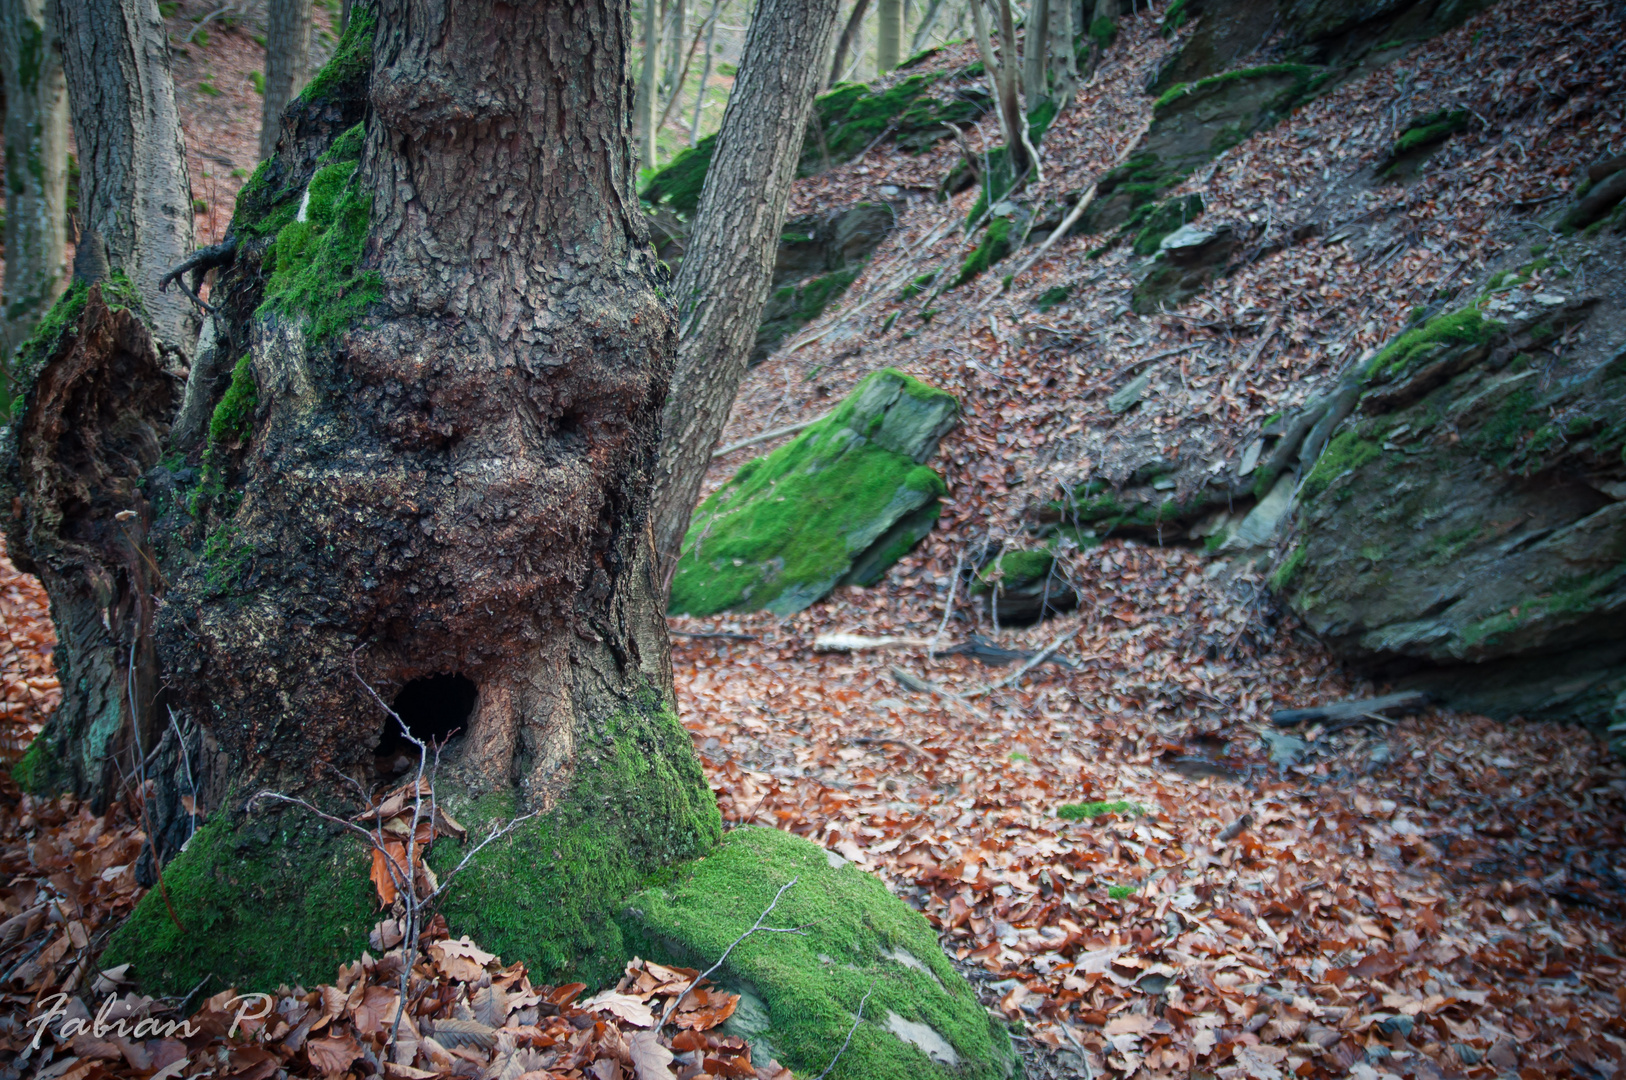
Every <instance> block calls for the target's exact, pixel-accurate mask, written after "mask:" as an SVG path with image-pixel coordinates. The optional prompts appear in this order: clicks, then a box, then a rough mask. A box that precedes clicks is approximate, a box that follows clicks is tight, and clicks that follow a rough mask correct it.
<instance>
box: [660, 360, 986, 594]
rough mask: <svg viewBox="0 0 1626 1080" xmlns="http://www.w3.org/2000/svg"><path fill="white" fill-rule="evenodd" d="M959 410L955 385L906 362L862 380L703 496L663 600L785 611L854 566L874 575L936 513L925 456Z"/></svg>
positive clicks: (937, 492)
mask: <svg viewBox="0 0 1626 1080" xmlns="http://www.w3.org/2000/svg"><path fill="white" fill-rule="evenodd" d="M958 416H959V405H958V403H957V402H956V401H955V400H954V397H953V396H952V395H950V394H947V393H944V392H943V391H940V390H936V389H933V388H932V387H929V386H927V385H926V384H924V383H922V382H919V381H917V380H915V379H912V378H910V377H909V376H907V375H904V374H903V373H902V372H898V371H894V370H892V369H890V368H886V369H883V370H881V371H878V372H875V373H874V374H872V375H870V376H868V377H867V378H865V379H864V380H863V381H862V382H860V383H859V384H858V386H857V387H856V388H854V390H853V392H852V393H851V394H849V395H848V396H847V398H846V400H844V401H843V402H842V403H841V405H839V406H838V407H837V408H836V409H835V411H834V412H833V413H831V414H830V415H829V416H828V417H826V418H825V419H823V420H821V421H819V422H818V423H817V424H814V425H813V426H812V427H809V428H808V429H807V430H805V431H803V432H802V433H801V434H800V435H798V436H797V437H796V438H795V439H794V440H792V441H791V442H789V443H787V444H785V445H784V446H781V447H779V448H778V449H777V450H775V451H773V452H772V453H771V454H768V455H767V456H766V457H761V458H757V459H756V460H754V461H750V462H747V463H746V464H745V465H744V466H743V467H741V469H740V470H739V472H737V473H735V474H734V477H733V479H731V480H730V481H729V482H728V483H727V484H726V485H724V486H723V487H722V489H721V490H719V491H717V492H716V493H715V494H713V495H712V496H711V497H710V498H709V499H707V500H706V501H705V502H703V503H702V504H701V505H700V507H699V509H697V510H696V511H695V515H694V521H693V523H692V524H691V525H690V527H689V533H688V535H687V536H686V537H685V538H684V542H683V556H682V558H681V560H680V561H679V563H678V569H677V573H676V575H675V576H674V578H673V581H672V599H671V605H670V607H671V610H672V611H673V612H684V613H688V614H691V615H711V614H714V613H716V612H719V611H724V610H731V609H732V610H750V609H759V608H760V609H765V610H768V611H772V612H774V613H776V614H780V615H786V614H790V613H792V612H795V611H800V610H802V609H803V608H805V607H807V606H808V605H809V604H812V603H813V602H814V601H816V600H818V599H820V598H821V597H823V596H825V595H826V594H828V593H829V592H830V590H831V589H833V588H835V587H836V586H837V585H838V584H842V583H844V582H849V579H850V577H851V576H852V575H854V574H855V573H857V574H858V576H859V577H864V578H867V579H868V580H870V581H873V580H878V577H879V574H880V573H882V572H884V570H885V569H886V566H890V565H891V562H892V561H896V558H897V557H899V556H901V555H902V554H903V552H904V551H907V550H908V548H909V546H912V545H913V544H914V543H915V542H917V541H918V540H919V539H920V538H921V537H923V536H924V535H925V534H926V532H927V531H929V530H930V528H931V525H932V524H933V523H934V522H935V521H936V518H937V513H938V509H939V503H938V498H939V497H940V496H942V495H943V494H944V493H945V491H946V489H945V487H944V485H943V481H942V479H941V478H940V477H939V476H938V475H937V474H936V473H935V472H933V471H932V470H931V469H929V468H927V467H926V466H925V464H924V462H925V461H926V459H927V458H928V457H930V456H931V454H932V453H933V452H934V451H935V450H936V447H937V440H938V439H939V438H941V437H942V435H943V434H944V432H946V431H947V430H948V429H949V428H950V427H952V426H953V425H954V423H955V421H956V419H957V418H958ZM900 526H901V527H902V532H901V533H900V532H898V531H896V530H897V529H898V528H899V527H900ZM877 545H879V548H878V549H877ZM872 549H877V550H875V551H872ZM871 556H875V557H871ZM879 556H884V558H879ZM878 561H879V562H884V565H880V566H877V565H876V563H877V562H878ZM866 568H867V569H866ZM850 583H852V584H862V583H864V582H863V581H861V580H856V579H855V580H851V581H850Z"/></svg>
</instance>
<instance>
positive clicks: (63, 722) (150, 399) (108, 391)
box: [0, 0, 196, 806]
mask: <svg viewBox="0 0 1626 1080" xmlns="http://www.w3.org/2000/svg"><path fill="white" fill-rule="evenodd" d="M56 18H57V20H58V26H59V27H60V28H61V34H62V40H63V50H62V54H63V60H64V64H63V67H64V75H65V79H66V83H67V88H68V98H69V101H70V104H71V107H72V112H73V125H74V134H75V136H76V142H77V145H78V149H79V154H80V163H81V168H82V171H81V174H80V197H79V210H80V215H81V217H82V223H81V233H80V237H79V243H78V250H77V252H76V254H75V268H74V278H75V283H76V285H83V286H86V288H76V289H75V290H74V291H73V292H72V293H71V294H70V295H69V296H67V297H64V298H63V299H62V300H60V301H58V305H59V307H60V308H61V309H62V310H61V312H60V317H59V318H56V319H54V320H53V321H54V322H55V323H56V331H57V332H56V333H55V335H54V336H51V337H50V338H49V340H40V338H39V336H38V335H37V336H36V338H34V339H31V340H30V341H29V342H27V343H25V345H24V346H23V348H24V350H25V353H24V355H23V356H22V357H21V358H20V361H19V363H18V365H17V367H16V368H15V370H17V371H19V372H20V373H21V376H22V379H23V380H26V381H21V382H19V384H18V385H17V386H16V387H15V388H14V390H15V391H16V392H17V394H18V395H19V396H16V397H14V398H13V402H12V404H13V406H14V408H13V413H12V422H11V425H10V427H9V429H8V431H7V434H6V440H5V444H4V448H3V449H4V454H3V455H0V456H3V458H4V462H5V469H4V475H3V486H4V488H5V489H6V497H4V498H3V499H0V501H3V503H4V506H3V507H0V512H3V513H4V516H5V519H6V521H5V527H6V533H7V538H8V540H7V547H8V551H9V554H10V555H11V558H12V560H13V561H14V562H15V563H16V564H17V566H18V567H19V569H23V570H25V571H27V572H29V573H33V574H36V575H37V576H38V577H39V578H40V579H41V581H42V582H43V584H44V585H45V588H46V591H47V592H48V593H49V595H50V598H51V617H52V620H53V622H55V624H56V627H57V638H58V643H57V648H56V653H55V661H56V666H57V672H58V677H59V678H60V679H61V680H62V683H63V685H64V686H65V687H68V688H69V689H70V692H68V693H65V694H64V699H63V702H62V704H61V706H59V707H58V709H57V711H56V712H55V713H54V714H53V715H52V717H51V719H50V722H49V723H48V724H47V726H46V729H45V731H44V732H43V733H42V734H41V736H40V737H39V738H38V739H37V740H35V745H36V746H37V747H38V749H37V750H36V749H34V748H31V749H30V753H31V754H32V755H33V759H34V761H35V763H36V765H38V766H39V767H38V768H36V769H35V775H36V777H37V778H38V779H39V781H40V782H41V783H42V784H45V785H48V786H50V787H52V788H55V789H58V790H61V789H68V790H73V791H76V792H78V793H79V794H80V795H82V796H85V797H87V798H89V799H90V800H91V802H92V804H93V805H97V806H101V805H105V803H106V801H107V799H108V798H109V796H110V795H111V794H112V793H113V791H114V790H115V788H116V786H117V784H118V782H119V779H120V770H121V769H122V770H124V775H125V776H132V775H133V774H134V772H136V771H138V770H136V769H135V768H134V767H133V765H132V762H133V761H138V760H142V759H144V755H136V756H135V757H127V758H126V760H125V761H124V763H123V764H122V765H121V764H120V763H119V761H118V759H119V757H120V755H121V754H122V753H123V752H124V751H125V750H126V749H128V748H130V747H131V746H132V745H137V746H147V747H150V746H152V745H153V741H154V740H155V738H156V737H157V735H158V733H159V731H160V730H161V725H160V721H159V717H160V715H161V712H160V709H159V707H158V704H157V700H156V694H157V687H158V678H157V670H158V669H157V659H156V652H155V648H154V643H153V633H152V632H153V625H154V618H155V615H156V607H155V601H156V594H157V591H158V590H159V588H160V587H161V582H162V577H161V575H159V574H158V573H157V572H156V564H155V562H154V556H153V552H152V548H151V545H150V543H149V542H148V528H147V526H148V520H147V518H146V517H145V516H143V514H142V513H141V508H142V507H143V506H145V504H146V499H145V495H144V494H143V488H142V477H143V474H144V473H145V472H146V471H147V470H149V469H151V468H152V467H153V466H154V465H155V464H157V462H158V459H159V457H160V456H161V453H162V449H163V447H162V442H163V439H164V438H165V437H166V435H167V434H168V429H169V421H170V418H171V416H172V415H173V413H174V407H175V405H176V404H177V403H178V389H179V382H178V374H179V373H180V372H182V371H184V354H183V353H182V351H181V350H184V349H186V348H188V347H190V345H191V338H192V335H193V328H194V326H195V325H196V323H195V320H194V318H193V316H192V313H191V311H190V310H189V308H188V306H187V301H185V300H184V299H182V298H181V297H179V296H178V295H176V294H173V293H171V294H167V295H166V294H163V293H161V292H160V289H159V281H160V279H161V278H162V276H163V274H164V272H165V271H166V270H167V269H168V268H169V267H170V266H172V265H174V264H175V263H177V262H179V261H180V260H181V259H182V258H183V257H185V256H186V255H189V254H190V253H191V248H192V199H191V191H190V186H189V185H188V183H187V175H186V162H185V158H184V157H183V155H182V152H181V143H180V129H179V124H178V121H177V118H176V113H175V96H174V86H173V83H172V82H171V80H170V74H169V53H168V46H167V45H166V43H165V41H164V36H163V24H162V22H161V21H160V20H159V17H158V11H157V8H156V7H155V6H154V5H153V3H152V0H84V2H76V3H75V4H73V6H72V9H71V14H70V12H69V11H68V10H67V9H66V5H62V6H59V7H58V9H57V12H56ZM87 289H88V290H90V292H93V293H94V295H90V294H89V293H88V292H87ZM58 314H59V313H58V312H57V311H53V315H54V316H56V315H58ZM64 325H67V326H73V327H74V328H75V329H76V331H77V332H76V333H73V334H64V333H61V330H62V329H63V327H64ZM155 338H157V339H158V340H154V339H155ZM41 368H43V370H40V369H41ZM36 372H38V377H37V378H35V377H34V374H35V373H36ZM42 762H43V764H42Z"/></svg>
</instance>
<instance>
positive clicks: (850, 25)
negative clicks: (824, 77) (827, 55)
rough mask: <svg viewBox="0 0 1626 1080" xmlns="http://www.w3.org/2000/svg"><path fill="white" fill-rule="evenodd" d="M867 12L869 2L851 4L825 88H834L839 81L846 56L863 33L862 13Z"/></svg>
mask: <svg viewBox="0 0 1626 1080" xmlns="http://www.w3.org/2000/svg"><path fill="white" fill-rule="evenodd" d="M868 10H869V0H858V2H857V3H855V4H853V10H852V14H851V15H848V16H847V25H846V27H845V28H844V29H843V30H842V31H841V38H840V40H838V41H837V42H836V56H835V59H834V60H833V61H831V63H830V80H829V81H828V82H826V83H825V84H824V85H825V86H827V87H828V86H834V85H835V84H836V83H838V82H840V81H841V76H842V75H843V74H844V73H845V72H846V70H847V56H848V54H849V53H851V52H852V48H853V42H855V41H857V40H858V35H859V34H860V33H861V32H862V31H863V27H864V12H866V11H868Z"/></svg>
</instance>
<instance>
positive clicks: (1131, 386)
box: [1107, 371, 1152, 416]
mask: <svg viewBox="0 0 1626 1080" xmlns="http://www.w3.org/2000/svg"><path fill="white" fill-rule="evenodd" d="M1150 385H1152V373H1151V372H1149V371H1143V372H1141V373H1140V374H1139V375H1137V376H1135V377H1134V378H1133V379H1131V380H1130V381H1129V383H1128V384H1127V385H1126V386H1124V388H1123V389H1122V390H1119V391H1118V392H1117V393H1116V394H1113V395H1112V396H1111V397H1110V398H1108V399H1107V410H1108V411H1109V412H1111V413H1112V414H1113V415H1115V416H1116V415H1118V414H1120V413H1126V412H1128V411H1129V410H1130V409H1133V408H1134V407H1135V406H1136V405H1137V404H1139V403H1140V398H1141V395H1142V394H1144V393H1145V392H1146V388H1147V387H1148V386H1150Z"/></svg>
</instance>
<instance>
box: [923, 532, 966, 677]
mask: <svg viewBox="0 0 1626 1080" xmlns="http://www.w3.org/2000/svg"><path fill="white" fill-rule="evenodd" d="M964 566H965V552H963V551H962V552H960V554H958V555H956V556H955V557H954V576H953V577H951V578H949V594H948V601H947V602H946V603H945V604H944V605H943V621H942V622H940V623H938V624H937V633H935V634H933V635H932V643H931V644H930V645H928V646H926V659H928V660H936V659H937V643H938V642H939V641H942V640H943V632H944V631H945V630H947V629H948V622H949V616H950V615H953V614H954V593H955V591H956V590H957V589H959V587H960V571H961V569H962V568H963V567H964Z"/></svg>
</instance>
